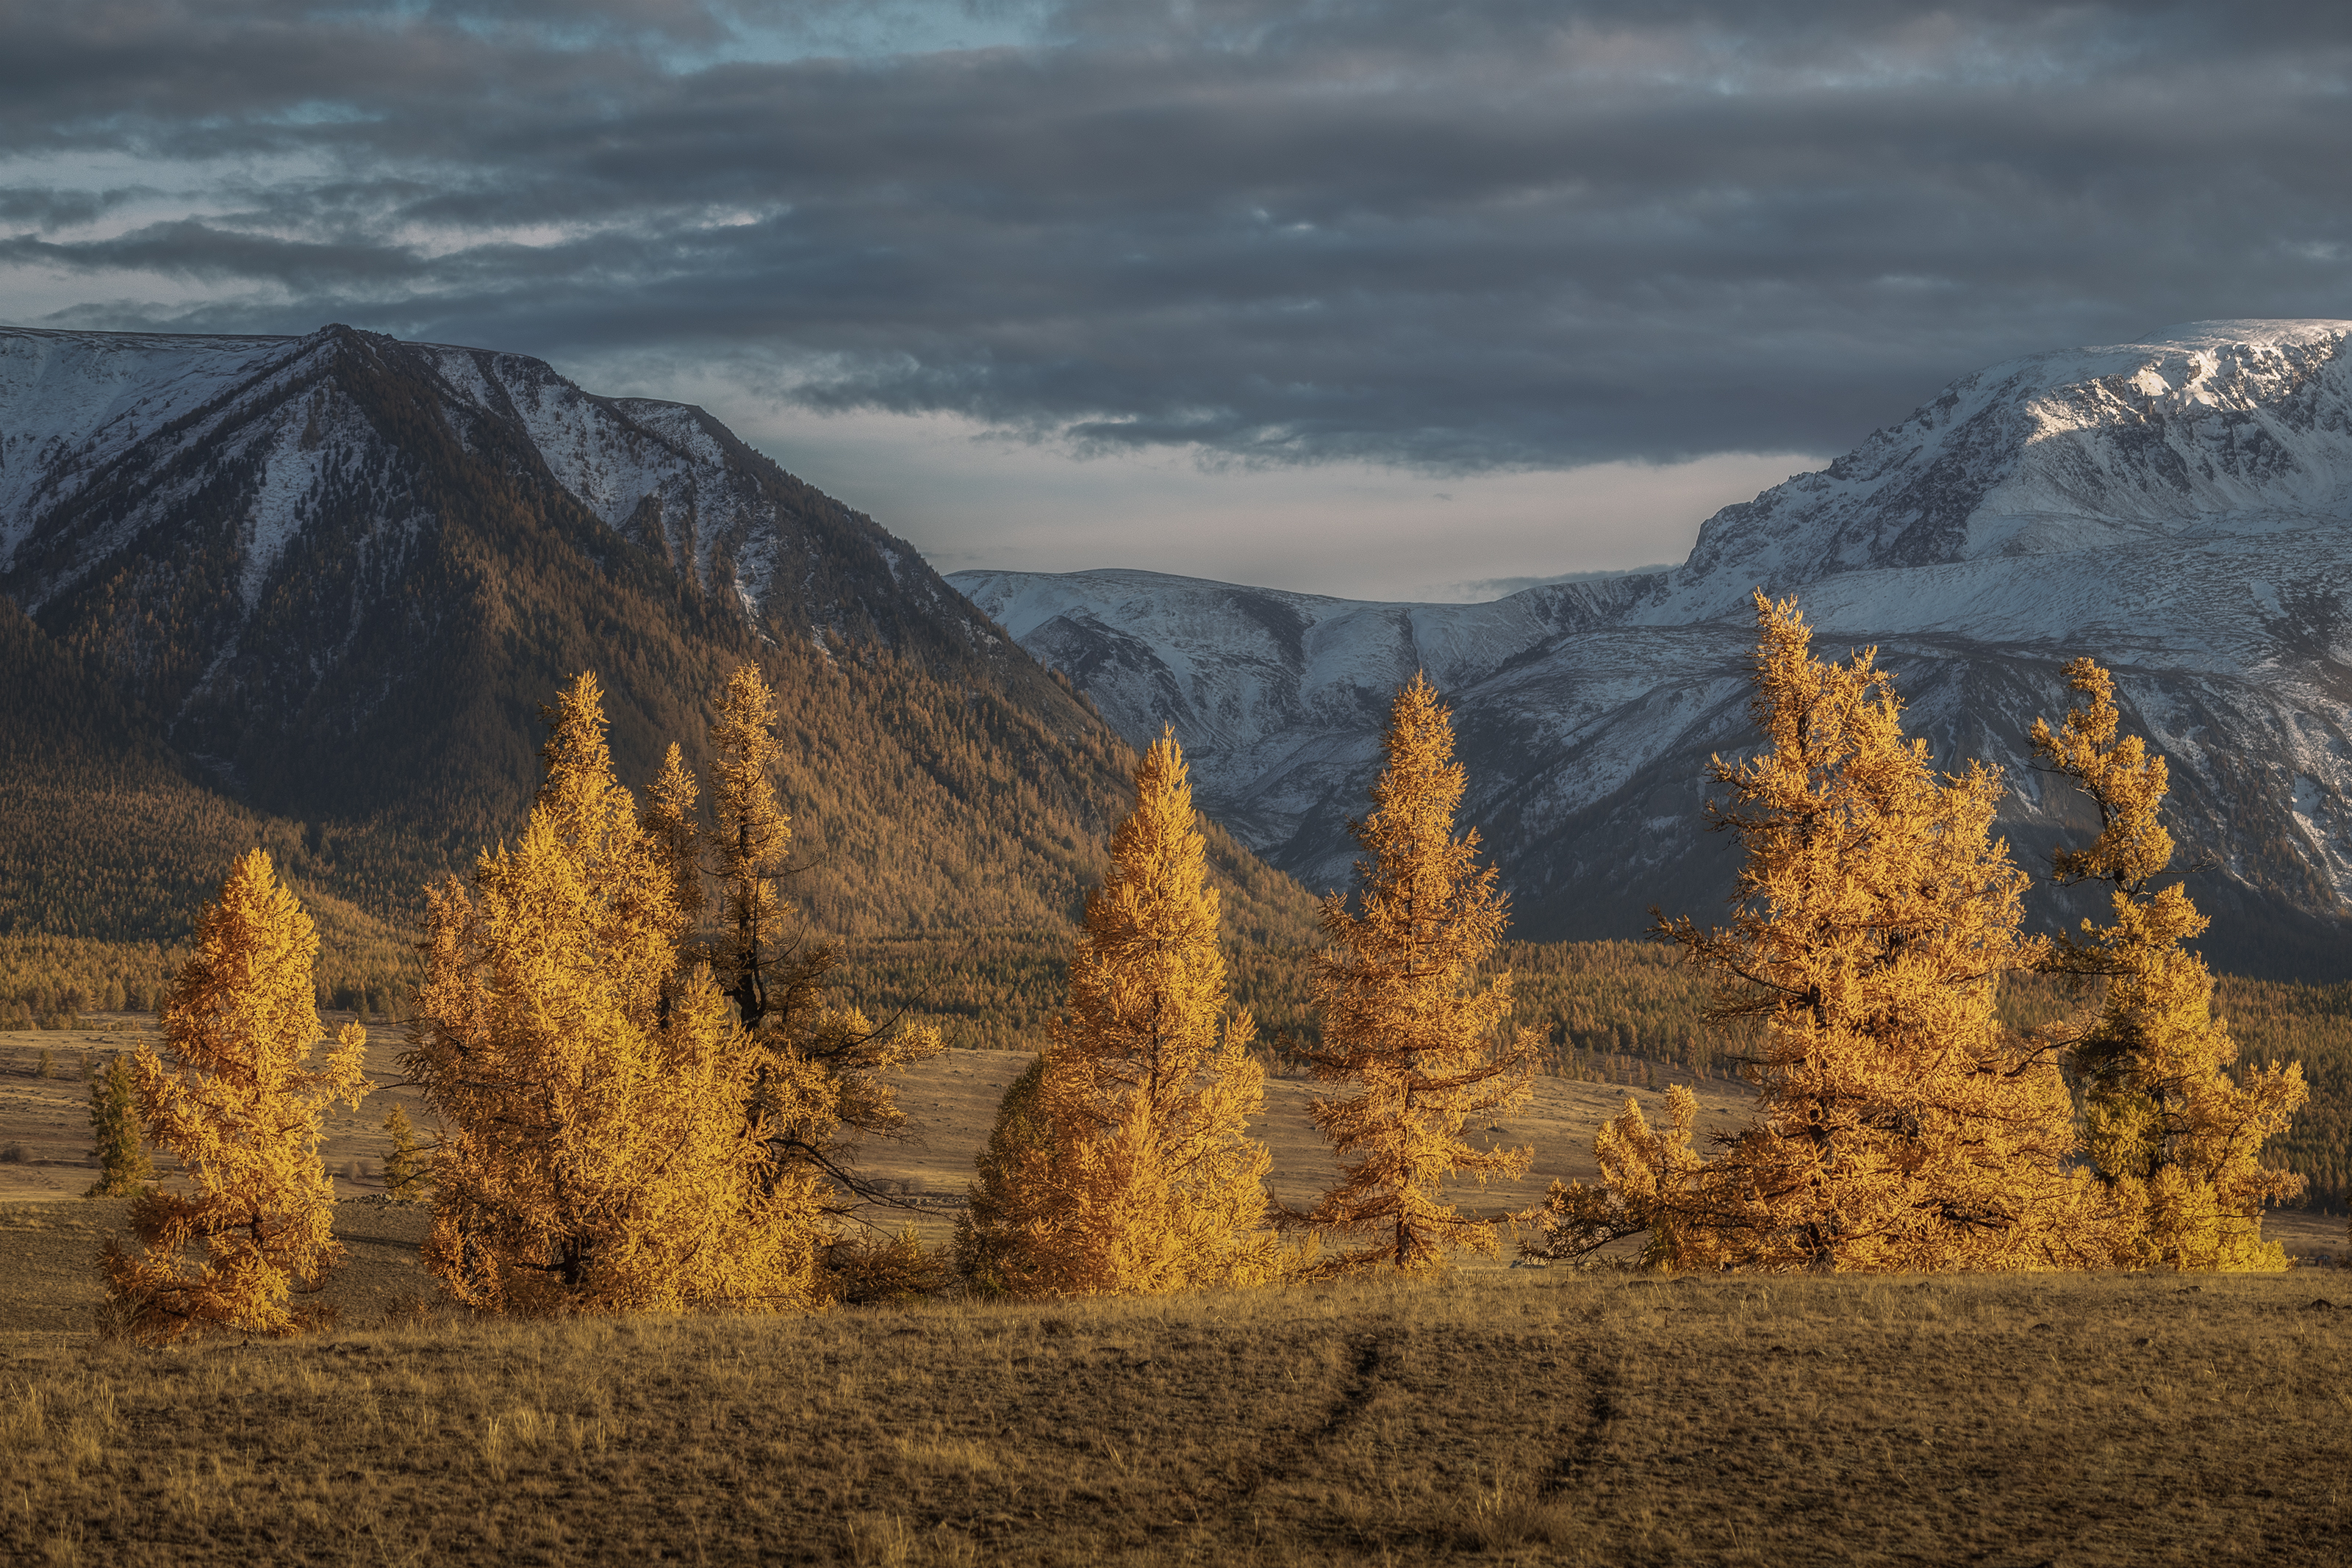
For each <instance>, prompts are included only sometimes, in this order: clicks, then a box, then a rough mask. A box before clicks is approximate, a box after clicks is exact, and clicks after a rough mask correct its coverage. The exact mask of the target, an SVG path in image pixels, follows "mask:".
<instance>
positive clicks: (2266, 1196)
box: [2032, 659, 2306, 1270]
mask: <svg viewBox="0 0 2352 1568" xmlns="http://www.w3.org/2000/svg"><path fill="white" fill-rule="evenodd" d="M2066 678H2067V681H2068V683H2069V684H2070V685H2072V686H2073V688H2074V690H2075V691H2077V692H2080V693H2082V694H2083V695H2084V696H2086V697H2087V698H2088V699H2089V701H2088V702H2086V703H2085V704H2084V705H2083V706H2080V707H2076V708H2074V709H2073V710H2072V711H2071V712H2069V713H2068V714H2067V715H2066V717H2065V720H2064V722H2063V724H2061V725H2060V726H2059V727H2057V728H2056V729H2053V728H2052V727H2050V725H2049V724H2048V723H2047V722H2046V721H2044V720H2042V719H2039V718H2037V719H2035V720H2034V721H2033V732H2032V740H2033V749H2034V751H2035V753H2036V754H2037V755H2038V756H2039V757H2040V758H2042V762H2043V765H2044V766H2046V767H2047V768H2050V769H2051V770H2052V771H2053V772H2055V773H2057V774H2059V775H2060V776H2061V777H2063V778H2065V779H2070V780H2071V781H2073V783H2074V785H2075V787H2076V788H2078V789H2081V790H2082V792H2083V793H2084V795H2086V796H2088V797H2089V798H2090V800H2091V802H2092V804H2093V805H2095V807H2096V808H2097V809H2098V813H2099V835H2098V837H2097V838H2096V839H2095V840H2093V841H2092V842H2091V844H2090V845H2089V847H2087V848H2085V849H2078V850H2060V851H2059V852H2057V854H2056V856H2055V862H2054V866H2053V869H2054V871H2055V873H2056V880H2057V881H2058V882H2059V883H2061V884H2062V885H2063V884H2067V883H2084V882H2094V883H2105V884H2107V887H2108V890H2109V903H2110V906H2111V908H2112V909H2113V911H2114V916H2115V918H2114V923H2113V924H2111V925H2094V924H2093V923H2092V922H2090V921H2088V920H2085V921H2084V922H2083V927H2082V934H2081V935H2080V936H2067V937H2064V938H2063V939H2062V940H2061V941H2059V942H2058V943H2057V944H2056V945H2055V946H2053V948H2052V949H2051V952H2050V955H2049V956H2048V959H2047V960H2046V967H2048V968H2050V969H2052V970H2053V971H2055V972H2058V973H2061V974H2070V975H2075V976H2081V977H2091V978H2094V979H2096V980H2101V981H2104V986H2105V992H2104V995H2103V996H2102V998H2101V1000H2100V1006H2099V1011H2098V1016H2097V1018H2096V1019H2095V1021H2093V1022H2092V1023H2090V1024H2089V1025H2088V1027H2086V1028H2084V1029H2082V1030H2078V1031H2076V1032H2075V1033H2074V1037H2073V1038H2072V1039H2071V1040H2070V1041H2069V1042H2068V1044H2069V1054H2070V1056H2071V1058H2072V1061H2073V1065H2074V1070H2075V1073H2076V1076H2077V1078H2078V1080H2079V1081H2080V1082H2081V1083H2082V1084H2083V1087H2084V1100H2085V1105H2084V1113H2085V1114H2084V1121H2085V1124H2086V1126H2085V1134H2084V1143H2085V1145H2086V1146H2087V1147H2088V1149H2089V1152H2090V1155H2091V1158H2092V1160H2093V1163H2094V1164H2095V1165H2096V1166H2097V1167H2098V1172H2099V1176H2100V1177H2101V1179H2102V1180H2104V1181H2105V1183H2106V1184H2107V1185H2108V1186H2109V1187H2110V1188H2111V1189H2113V1191H2114V1193H2115V1195H2116V1200H2117V1203H2118V1206H2119V1207H2120V1209H2121V1211H2122V1214H2123V1217H2124V1232H2125V1234H2124V1236H2123V1238H2122V1241H2121V1245H2120V1247H2119V1249H2118V1256H2117V1258H2116V1261H2117V1262H2118V1263H2120V1264H2122V1265H2124V1266H2126V1267H2139V1268H2145V1267H2158V1268H2169V1269H2217V1270H2252V1269H2284V1267H2286V1254H2285V1249H2284V1248H2282V1247H2281V1246H2279V1244H2278V1243H2276V1242H2267V1243H2266V1242H2264V1241H2263V1239H2262V1227H2263V1204H2265V1203H2270V1202H2276V1201H2278V1200H2280V1199H2283V1198H2288V1197H2294V1196H2295V1195H2296V1194H2297V1193H2299V1192H2301V1191H2302V1190H2303V1178H2302V1177H2301V1176H2297V1175H2295V1174H2294V1173H2293V1172H2291V1171H2283V1170H2265V1169H2263V1166H2262V1164H2261V1160H2262V1149H2263V1141H2264V1140H2265V1139H2267V1138H2269V1137H2271V1136H2273V1135H2274V1134H2278V1133H2282V1132H2284V1131H2285V1129H2286V1126H2287V1124H2288V1123H2289V1122H2290V1121H2291V1120H2292V1119H2293V1118H2294V1113H2295V1111H2296V1110H2297V1109H2298V1108H2300V1107H2301V1106H2302V1104H2303V1103H2304V1101H2305V1097H2306V1090H2305V1084H2304V1081H2303V1067H2302V1064H2301V1063H2299V1062H2296V1063H2290V1064H2288V1065H2285V1066H2281V1065H2280V1064H2279V1063H2277V1062H2275V1061H2273V1062H2272V1063H2270V1064H2269V1065H2268V1066H2267V1067H2261V1068H2253V1069H2250V1070H2248V1071H2244V1072H2242V1073H2241V1074H2240V1075H2239V1077H2238V1078H2237V1079H2235V1080H2233V1079H2232V1077H2231V1071H2230V1069H2231V1064H2232V1063H2234V1062H2235V1061H2237V1059H2238V1047H2237V1042H2236V1041H2234V1040H2231V1038H2230V1030H2229V1026H2228V1025H2227V1024H2226V1023H2225V1022H2224V1021H2223V1020H2221V1019H2218V1018H2215V1017H2214V1016H2213V977H2212V975H2211V974H2210V972H2209V971H2208V970H2207V969H2206V967H2205V962H2204V960H2203V959H2201V958H2200V957H2198V956H2196V955H2195V954H2193V953H2191V952H2189V950H2188V949H2187V948H2186V947H2185V946H2183V944H2184V943H2186V942H2188V941H2189V939H2190V938H2192V937H2194V936H2198V935H2199V934H2200V933H2201V932H2203V931H2204V929H2205V928H2206V925H2207V924H2208V922H2207V920H2206V918H2205V916H2204V915H2200V914H2199V913H2198V911H2197V906H2196V905H2195V904H2193V903H2191V902H2190V900H2189V894H2188V890H2187V889H2186V888H2184V887H2183V886H2182V885H2181V884H2180V883H2178V882H2174V883H2168V884H2167V885H2165V886H2162V887H2158V886H2157V885H2156V879H2157V878H2158V877H2159V876H2161V875H2163V874H2164V873H2165V871H2166V869H2167V868H2168V866H2170V865H2171V863H2172V847H2173V846H2172V835H2171V834H2170V833H2168V832H2167V831H2165V829H2164V825H2163V823H2162V822H2161V821H2158V813H2159V810H2160V809H2161V807H2162V805H2163V802H2164V796H2165V789H2166V785H2167V782H2168V780H2167V778H2166V770H2165V764H2164V758H2161V757H2152V756H2150V755H2148V753H2147V747H2146V745H2145V744H2144V743H2143V742H2142V741H2141V739H2140V737H2137V736H2136V735H2126V736H2121V737H2118V735H2117V734H2116V731H2117V729H2118V728H2119V727H2120V724H2121V716H2120V715H2119V714H2118V712H2117V711H2116V701H2115V679H2114V677H2113V676H2112V675H2111V674H2108V672H2107V671H2105V669H2102V668H2101V667H2100V666H2099V665H2098V664H2096V663H2095V662H2094V661H2092V660H2090V659H2077V660H2075V661H2074V663H2073V664H2069V665H2067V666H2066Z"/></svg>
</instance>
